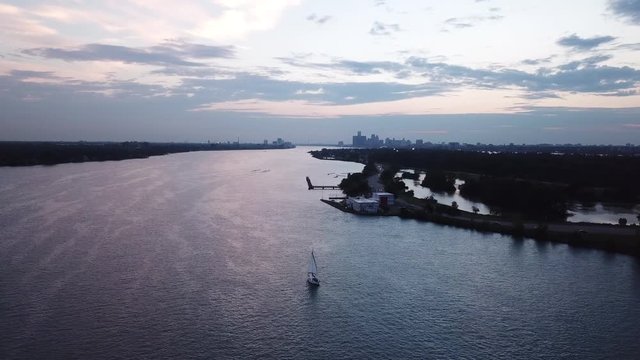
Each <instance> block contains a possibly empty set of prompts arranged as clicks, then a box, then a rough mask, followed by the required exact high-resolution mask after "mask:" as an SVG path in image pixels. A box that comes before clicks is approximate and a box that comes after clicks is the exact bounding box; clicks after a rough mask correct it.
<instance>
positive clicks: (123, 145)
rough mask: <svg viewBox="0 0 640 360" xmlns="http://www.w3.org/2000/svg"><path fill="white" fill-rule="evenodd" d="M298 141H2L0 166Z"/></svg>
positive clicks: (141, 156)
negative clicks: (245, 142) (252, 142)
mask: <svg viewBox="0 0 640 360" xmlns="http://www.w3.org/2000/svg"><path fill="white" fill-rule="evenodd" d="M294 147H295V145H292V144H290V143H281V144H249V143H247V144H243V143H151V142H137V141H127V142H46V141H45V142H41V141H33V142H29V141H27V142H7V141H4V142H0V167H3V166H5V167H18V166H35V165H45V166H51V165H58V164H68V163H83V162H96V161H120V160H129V159H147V158H149V157H151V156H162V155H168V154H176V153H184V152H192V151H223V150H276V149H290V148H294Z"/></svg>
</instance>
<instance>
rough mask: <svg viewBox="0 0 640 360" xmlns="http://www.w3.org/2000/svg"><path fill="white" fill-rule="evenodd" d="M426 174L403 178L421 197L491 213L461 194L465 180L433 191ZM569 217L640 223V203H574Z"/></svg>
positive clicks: (481, 212)
mask: <svg viewBox="0 0 640 360" xmlns="http://www.w3.org/2000/svg"><path fill="white" fill-rule="evenodd" d="M403 171H406V172H413V170H411V169H403V170H401V172H399V173H398V174H397V176H402V172H403ZM425 176H426V174H425V173H424V172H423V173H420V178H419V180H411V179H403V180H402V181H403V182H404V184H405V185H407V188H408V189H407V190H413V193H414V196H415V197H417V198H420V199H424V198H428V197H429V196H433V197H434V198H435V199H436V200H438V202H439V203H441V204H446V205H451V203H452V202H453V201H455V202H456V203H457V204H458V208H459V209H461V210H464V211H470V212H471V211H473V207H474V206H475V207H476V208H477V209H478V214H484V215H486V214H491V209H490V208H489V206H487V205H485V204H483V203H481V202H477V201H471V200H469V199H467V198H464V197H462V195H460V190H458V189H459V188H458V187H459V186H460V185H462V184H464V180H461V179H456V180H455V186H456V191H455V192H454V193H452V194H448V193H443V192H433V191H431V190H430V189H429V188H428V187H423V186H422V185H421V184H422V180H424V178H425ZM568 213H569V217H567V221H568V222H575V223H578V222H591V223H598V224H617V223H618V219H620V218H621V217H623V218H626V219H627V224H629V225H631V224H638V218H637V216H638V215H639V214H640V205H636V206H632V207H623V206H619V205H614V204H602V203H597V204H594V206H584V205H581V204H572V205H571V206H570V209H569V211H568Z"/></svg>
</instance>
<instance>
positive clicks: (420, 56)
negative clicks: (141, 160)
mask: <svg viewBox="0 0 640 360" xmlns="http://www.w3.org/2000/svg"><path fill="white" fill-rule="evenodd" d="M639 54H640V0H589V1H561V2H558V1H551V0H539V1H534V0H522V1H517V2H516V1H507V0H454V1H448V2H446V3H445V2H439V1H392V0H355V1H348V2H342V1H335V0H327V1H321V2H320V1H315V2H313V1H308V0H306V1H305V0H270V1H260V0H211V1H193V2H181V1H175V0H157V1H150V0H134V1H130V2H127V3H126V4H123V3H121V2H101V3H100V4H95V3H93V2H85V1H81V0H77V1H46V2H45V1H37V0H29V1H4V2H0V108H1V109H2V111H1V112H0V140H67V141H76V140H87V141H102V140H112V141H123V140H146V141H207V140H211V141H226V140H234V139H236V138H237V137H240V139H241V140H242V141H252V142H261V141H262V140H263V139H275V138H276V137H282V138H285V139H287V140H291V141H294V142H305V143H306V142H330V143H335V142H337V141H338V140H343V141H345V142H349V139H350V136H351V135H353V134H354V133H355V132H356V131H357V130H362V131H363V133H365V134H370V133H377V134H379V135H380V136H382V137H396V138H403V137H404V138H408V139H412V140H413V139H424V140H425V141H432V142H440V141H460V142H471V143H475V142H485V143H510V142H514V143H583V144H625V143H634V144H640V142H639V141H638V139H640V91H639V90H640V55H639Z"/></svg>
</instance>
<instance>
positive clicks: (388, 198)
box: [347, 192, 395, 214]
mask: <svg viewBox="0 0 640 360" xmlns="http://www.w3.org/2000/svg"><path fill="white" fill-rule="evenodd" d="M394 203H395V196H394V195H393V194H391V193H387V192H375V193H373V194H372V197H371V198H364V197H350V198H347V208H349V209H351V210H353V211H355V212H357V213H360V214H376V213H378V210H379V209H380V208H383V209H386V208H387V207H389V206H393V204H394Z"/></svg>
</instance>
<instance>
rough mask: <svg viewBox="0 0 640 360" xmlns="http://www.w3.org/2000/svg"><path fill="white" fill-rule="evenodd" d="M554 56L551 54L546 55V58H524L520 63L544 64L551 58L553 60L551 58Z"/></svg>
mask: <svg viewBox="0 0 640 360" xmlns="http://www.w3.org/2000/svg"><path fill="white" fill-rule="evenodd" d="M554 57H555V55H551V56H547V57H546V58H538V59H525V60H522V63H523V64H524V65H540V64H546V63H550V62H551V60H553V58H554Z"/></svg>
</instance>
